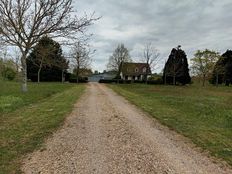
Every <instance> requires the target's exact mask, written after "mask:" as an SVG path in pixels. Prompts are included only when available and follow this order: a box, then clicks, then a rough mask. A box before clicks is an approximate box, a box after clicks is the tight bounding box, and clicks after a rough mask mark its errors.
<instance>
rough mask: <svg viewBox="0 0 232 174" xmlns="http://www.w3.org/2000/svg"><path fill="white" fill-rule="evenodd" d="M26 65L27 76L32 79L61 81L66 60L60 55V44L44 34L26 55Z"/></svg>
mask: <svg viewBox="0 0 232 174" xmlns="http://www.w3.org/2000/svg"><path fill="white" fill-rule="evenodd" d="M27 67H28V68H27V69H28V74H27V77H28V79H31V80H32V81H38V82H39V81H40V80H41V81H61V80H62V71H63V70H67V69H68V61H67V60H66V59H65V58H64V57H63V55H62V48H61V46H60V44H59V43H58V42H55V41H54V40H52V39H51V38H49V37H47V36H45V37H43V38H42V39H41V40H40V41H39V42H38V44H37V45H36V46H35V47H34V49H33V50H32V52H31V53H30V55H29V56H28V58H27ZM40 74H41V75H40Z"/></svg>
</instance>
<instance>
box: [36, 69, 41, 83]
mask: <svg viewBox="0 0 232 174" xmlns="http://www.w3.org/2000/svg"><path fill="white" fill-rule="evenodd" d="M40 72H41V68H39V70H38V73H37V82H38V83H40Z"/></svg>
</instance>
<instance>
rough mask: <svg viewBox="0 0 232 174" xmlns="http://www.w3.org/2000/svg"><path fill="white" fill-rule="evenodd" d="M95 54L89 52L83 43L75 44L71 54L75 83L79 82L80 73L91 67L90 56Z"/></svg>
mask: <svg viewBox="0 0 232 174" xmlns="http://www.w3.org/2000/svg"><path fill="white" fill-rule="evenodd" d="M94 52H95V50H94V51H91V50H90V49H89V48H88V47H87V46H86V45H85V44H84V43H81V42H77V43H76V44H75V45H74V46H73V48H72V53H71V58H72V60H73V61H72V63H73V66H74V69H75V72H76V77H77V83H78V82H79V78H80V73H81V70H83V69H88V68H89V67H90V65H91V62H92V60H91V54H93V53H94Z"/></svg>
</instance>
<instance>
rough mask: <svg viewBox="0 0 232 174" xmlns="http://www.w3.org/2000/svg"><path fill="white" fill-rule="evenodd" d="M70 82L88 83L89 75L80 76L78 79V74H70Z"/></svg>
mask: <svg viewBox="0 0 232 174" xmlns="http://www.w3.org/2000/svg"><path fill="white" fill-rule="evenodd" d="M67 80H68V82H70V83H77V82H78V83H88V77H86V76H79V77H78V79H77V76H76V74H69V77H68V79H67Z"/></svg>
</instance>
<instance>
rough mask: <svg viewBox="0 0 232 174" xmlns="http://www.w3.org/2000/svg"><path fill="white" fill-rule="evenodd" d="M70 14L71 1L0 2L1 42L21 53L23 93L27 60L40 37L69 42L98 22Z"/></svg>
mask: <svg viewBox="0 0 232 174" xmlns="http://www.w3.org/2000/svg"><path fill="white" fill-rule="evenodd" d="M73 12H74V11H73V6H72V0H0V37H1V38H0V39H1V41H3V42H4V43H6V44H9V45H13V46H17V47H18V48H19V49H20V52H21V66H22V91H24V92H26V91H27V64H26V58H27V56H28V54H29V52H30V50H31V48H32V47H33V46H34V45H35V44H36V43H37V42H38V41H39V40H40V39H41V37H43V36H45V35H49V36H50V37H51V38H55V37H62V38H71V37H73V36H75V35H76V33H77V32H84V31H85V30H86V28H87V26H89V25H91V24H92V22H93V21H95V20H98V19H99V18H94V17H93V15H91V16H90V17H88V16H87V15H85V16H82V17H80V18H78V17H77V16H72V14H73Z"/></svg>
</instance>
